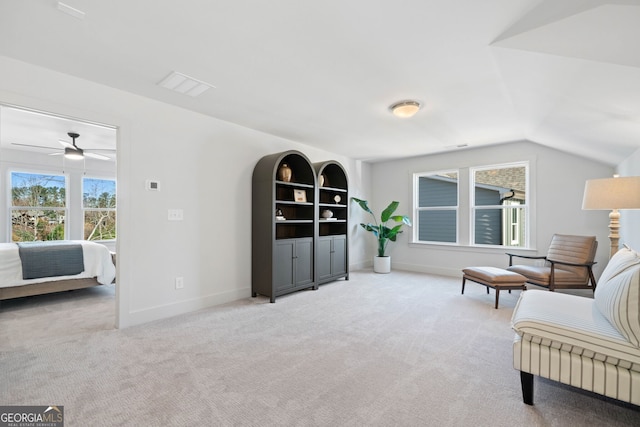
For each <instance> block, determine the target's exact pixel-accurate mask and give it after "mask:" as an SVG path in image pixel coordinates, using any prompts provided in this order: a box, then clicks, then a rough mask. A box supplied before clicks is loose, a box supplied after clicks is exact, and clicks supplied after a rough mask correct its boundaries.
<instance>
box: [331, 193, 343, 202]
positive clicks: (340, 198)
mask: <svg viewBox="0 0 640 427" xmlns="http://www.w3.org/2000/svg"><path fill="white" fill-rule="evenodd" d="M333 200H335V202H336V203H340V200H342V197H340V196H339V195H337V194H336V195H335V196H334V197H333Z"/></svg>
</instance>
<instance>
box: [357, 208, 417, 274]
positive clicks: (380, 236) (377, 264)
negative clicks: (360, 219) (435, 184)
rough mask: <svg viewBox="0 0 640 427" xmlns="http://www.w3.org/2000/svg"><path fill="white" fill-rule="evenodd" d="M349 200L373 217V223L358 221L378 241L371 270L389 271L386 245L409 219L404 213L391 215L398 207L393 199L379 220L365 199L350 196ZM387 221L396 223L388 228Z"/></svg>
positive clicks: (378, 271)
mask: <svg viewBox="0 0 640 427" xmlns="http://www.w3.org/2000/svg"><path fill="white" fill-rule="evenodd" d="M351 200H353V201H354V202H356V203H357V204H358V205H360V207H361V208H362V209H363V210H364V211H365V212H369V213H370V214H371V216H372V217H373V222H374V223H373V224H371V223H367V224H365V223H360V226H361V227H362V228H364V229H365V230H367V231H370V232H372V233H373V235H374V236H375V237H376V241H377V243H378V255H377V256H376V257H375V258H374V259H373V271H374V272H376V273H389V272H390V271H391V257H390V256H387V255H386V250H387V245H388V244H389V242H390V241H391V242H395V241H396V238H397V236H398V234H399V233H402V226H403V225H405V224H406V225H408V226H411V220H410V219H409V217H408V216H406V215H393V213H394V212H395V211H396V209H397V208H398V205H399V204H400V202H396V201H393V202H391V203H390V204H389V206H387V207H386V208H385V210H383V211H382V213H381V214H380V222H379V223H378V221H377V220H376V216H375V215H374V213H373V212H372V211H371V209H369V204H368V202H367V201H366V200H362V199H358V198H356V197H352V198H351ZM388 221H395V222H396V224H395V225H394V226H393V227H392V228H389V227H388V226H387V222H388Z"/></svg>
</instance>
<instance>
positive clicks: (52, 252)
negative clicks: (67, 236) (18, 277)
mask: <svg viewBox="0 0 640 427" xmlns="http://www.w3.org/2000/svg"><path fill="white" fill-rule="evenodd" d="M18 251H19V252H20V261H21V262H22V278H23V279H24V280H26V279H39V278H41V277H53V276H73V275H75V274H80V273H82V272H83V271H84V256H83V255H82V245H80V244H78V243H64V242H62V243H61V242H59V241H56V242H21V243H18Z"/></svg>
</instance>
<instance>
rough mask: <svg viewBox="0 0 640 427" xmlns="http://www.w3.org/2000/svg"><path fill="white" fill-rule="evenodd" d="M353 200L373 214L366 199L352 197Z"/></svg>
mask: <svg viewBox="0 0 640 427" xmlns="http://www.w3.org/2000/svg"><path fill="white" fill-rule="evenodd" d="M351 200H353V201H354V202H356V203H357V204H359V205H360V207H361V208H362V209H363V210H364V211H365V212H369V213H370V214H371V215H373V212H372V211H371V209H369V204H368V202H367V201H366V200H362V199H358V198H356V197H352V198H351Z"/></svg>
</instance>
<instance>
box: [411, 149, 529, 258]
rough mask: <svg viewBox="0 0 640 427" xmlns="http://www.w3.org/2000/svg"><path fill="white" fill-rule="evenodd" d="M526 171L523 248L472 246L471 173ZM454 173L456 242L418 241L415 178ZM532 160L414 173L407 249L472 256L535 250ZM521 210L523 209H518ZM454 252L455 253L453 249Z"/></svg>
mask: <svg viewBox="0 0 640 427" xmlns="http://www.w3.org/2000/svg"><path fill="white" fill-rule="evenodd" d="M514 165H515V166H522V165H524V166H525V167H526V172H525V173H526V190H525V192H526V208H527V209H526V214H525V216H524V221H525V244H524V245H523V246H504V245H485V244H475V227H474V221H475V217H474V215H473V212H474V211H473V210H472V205H475V201H474V200H472V199H473V198H474V197H475V192H474V191H473V182H474V178H473V170H474V169H478V168H482V169H492V168H496V167H509V166H511V167H513V166H514ZM454 171H457V172H458V212H457V241H458V243H456V244H454V243H448V242H433V241H421V240H418V236H419V234H418V233H419V231H418V230H419V221H418V220H419V216H418V210H417V206H418V197H419V193H418V185H417V179H418V178H417V177H419V176H426V175H433V174H438V173H443V172H454ZM535 180H536V158H535V157H531V158H526V157H525V159H524V160H516V161H505V162H501V163H497V164H489V163H487V164H484V165H483V164H480V165H473V166H466V165H465V166H463V167H458V168H457V169H456V168H447V169H441V170H429V171H424V172H414V173H413V180H412V183H411V184H412V186H413V189H412V190H413V191H412V199H413V215H414V227H412V229H413V233H412V240H411V242H410V244H411V245H416V247H429V246H431V247H436V246H438V247H440V248H442V249H447V248H451V250H469V251H472V252H479V251H481V252H496V253H497V252H502V251H504V250H505V249H510V250H518V251H533V250H535V246H536V228H537V226H536V217H537V216H536V210H535V206H536V198H535V194H534V192H535V189H536V182H535ZM522 206H524V205H522ZM455 248H458V249H455Z"/></svg>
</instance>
